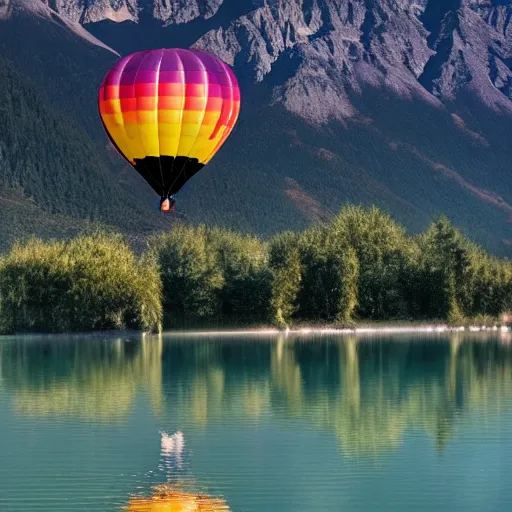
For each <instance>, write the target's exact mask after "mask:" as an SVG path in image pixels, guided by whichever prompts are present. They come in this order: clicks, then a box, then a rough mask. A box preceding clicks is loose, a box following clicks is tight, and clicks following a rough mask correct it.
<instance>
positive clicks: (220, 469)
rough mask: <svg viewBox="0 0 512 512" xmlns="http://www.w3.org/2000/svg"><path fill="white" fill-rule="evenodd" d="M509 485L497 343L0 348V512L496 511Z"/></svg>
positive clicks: (489, 339) (401, 339)
mask: <svg viewBox="0 0 512 512" xmlns="http://www.w3.org/2000/svg"><path fill="white" fill-rule="evenodd" d="M177 432H181V435H182V443H181V444H180V442H179V438H178V437H176V433H177ZM173 435H174V437H173ZM511 475H512V348H511V345H510V335H508V334H494V335H483V334H465V333H456V334H452V335H449V334H446V335H444V334H443V335H441V334H432V335H421V336H420V335H405V334H401V335H397V336H394V337H393V336H387V337H376V336H372V337H362V338H356V337H354V336H345V337H339V336H338V337H336V336H316V337H315V336H305V335H301V336H299V337H294V336H291V335H289V336H287V337H284V336H281V337H276V336H253V337H248V336H238V337H227V336H223V337H215V336H192V335H188V336H181V337H180V336H165V335H164V336H163V337H157V336H154V337H145V338H143V337H141V336H134V337H131V338H105V339H102V338H81V337H72V338H66V337H62V336H58V337H33V338H26V337H11V338H0V511H2V512H21V511H31V512H39V511H52V512H53V511H59V512H78V511H88V512H96V511H102V512H109V511H120V510H122V509H123V507H126V506H128V504H129V500H130V498H133V496H135V495H138V496H142V497H149V496H151V494H152V492H154V491H153V490H152V489H153V487H154V486H155V485H157V484H161V483H164V482H170V483H172V484H175V483H180V484H182V486H183V489H186V490H187V491H189V492H202V493H206V494H208V495H211V496H215V497H223V498H224V499H225V500H226V502H227V504H228V505H229V507H230V510H232V511H240V512H242V511H243V512H256V511H258V512H262V511H264V512H274V511H275V512H292V511H293V512H302V511H304V512H305V511H308V512H311V511H313V512H323V511H326V512H327V511H344V512H348V511H373V510H378V511H385V512H387V511H393V512H400V511H404V512H405V511H407V512H410V511H411V510H414V511H425V512H441V511H444V510H446V511H454V512H455V511H461V512H462V511H464V512H473V511H474V512H477V511H478V512H486V511H489V512H491V511H492V512H499V511H504V512H505V511H507V512H508V511H509V510H511V503H512V485H510V481H511ZM138 510H140V511H143V512H144V511H146V510H147V511H148V512H149V511H150V510H151V509H150V508H146V509H138ZM154 510H156V509H154ZM159 510H160V511H161V512H166V510H165V509H159ZM168 510H169V511H171V510H172V511H173V512H180V511H181V510H183V511H185V510H186V509H185V508H176V507H175V508H169V509H168ZM190 510H195V509H190Z"/></svg>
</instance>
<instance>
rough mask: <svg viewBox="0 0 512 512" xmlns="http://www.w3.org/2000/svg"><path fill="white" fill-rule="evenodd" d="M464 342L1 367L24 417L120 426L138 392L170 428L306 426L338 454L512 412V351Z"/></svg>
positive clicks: (39, 356) (18, 354) (282, 342)
mask: <svg viewBox="0 0 512 512" xmlns="http://www.w3.org/2000/svg"><path fill="white" fill-rule="evenodd" d="M468 336H469V335H467V334H461V333H457V334H454V335H452V336H451V337H443V338H442V337H438V338H435V337H432V338H429V339H415V340H414V341H410V342H406V341H393V340H392V338H388V339H380V340H378V341H377V340H374V341H368V340H367V341H361V342H358V341H357V340H356V338H355V337H347V338H342V339H340V340H332V341H325V338H322V339H315V340H310V341H298V340H294V339H292V338H290V339H288V338H286V339H285V338H280V339H278V340H277V342H276V343H268V342H264V343H261V342H257V341H254V340H244V341H243V342H236V341H233V340H231V341H224V339H223V340H222V341H218V340H217V341H212V340H208V341H206V340H204V339H203V340H195V341H192V340H190V339H189V340H187V341H186V342H185V341H183V342H181V341H179V342H178V341H168V342H165V343H162V340H161V339H158V338H147V339H144V340H142V341H135V342H130V343H125V342H123V341H118V342H115V343H96V342H90V343H89V342H83V341H82V342H78V343H65V344H64V343H62V344H60V343H49V344H44V343H35V342H34V343H18V344H16V343H14V344H7V345H6V346H5V347H4V348H3V354H2V357H1V358H0V361H1V363H0V364H1V368H0V370H1V372H2V374H3V380H4V386H6V388H7V389H8V391H11V392H12V394H13V400H14V407H15V408H16V410H17V411H18V412H19V413H21V414H38V415H46V414H63V415H73V416H79V417H80V416H81V417H87V418H92V419H99V420H104V421H114V420H116V419H119V418H122V417H125V416H126V415H127V414H128V412H129V411H130V409H131V407H132V405H133V401H134V398H135V395H136V393H137V390H138V389H139V388H141V389H142V388H146V389H147V390H148V391H149V392H150V396H151V401H152V405H153V407H154V409H155V410H156V411H157V412H159V413H160V412H162V411H163V412H164V413H165V414H167V413H168V414H172V417H173V422H176V423H177V424H180V425H184V426H187V425H188V426H189V427H190V426H195V427H199V428H205V427H206V426H207V425H208V423H209V422H225V423H226V424H228V423H229V424H233V423H234V422H240V423H243V422H257V421H260V420H262V419H265V420H269V421H272V422H274V423H275V422H278V423H279V425H280V426H281V427H283V428H286V425H287V424H288V423H289V422H290V421H292V420H293V421H295V420H299V421H302V422H307V423H308V424H310V425H313V426H315V427H316V428H318V429H323V430H327V431H331V432H334V433H335V435H336V437H337V439H338V440H339V443H340V447H341V449H342V451H343V452H344V453H345V454H348V455H359V454H370V455H371V454H373V455H375V454H378V453H380V452H382V451H385V450H390V449H393V448H396V447H397V446H398V445H399V444H400V443H401V440H402V439H403V436H404V434H405V433H406V432H407V431H422V432H426V433H427V434H428V435H429V436H431V437H432V438H433V439H434V440H435V443H436V445H437V446H438V447H439V448H440V449H441V448H442V447H443V446H444V445H445V443H446V442H447V441H448V440H449V439H450V438H451V437H452V436H454V435H455V430H456V428H460V429H463V428H465V427H466V426H468V425H469V423H470V422H471V423H473V424H474V422H475V420H478V421H480V420H481V419H485V422H486V427H487V428H489V426H492V425H493V422H494V424H496V422H498V421H499V418H500V413H501V412H502V411H503V409H504V408H508V407H512V350H511V348H510V346H507V345H505V344H503V343H501V342H500V341H499V339H498V338H490V337H488V338H487V339H485V340H483V339H482V338H480V339H479V341H478V340H477V339H474V340H471V339H470V338H469V337H468Z"/></svg>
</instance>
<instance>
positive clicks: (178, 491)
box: [124, 432, 231, 512]
mask: <svg viewBox="0 0 512 512" xmlns="http://www.w3.org/2000/svg"><path fill="white" fill-rule="evenodd" d="M160 435H161V455H162V457H163V458H164V461H165V462H164V469H165V471H166V473H167V478H168V480H169V481H168V483H165V484H162V485H157V486H155V487H153V493H152V495H151V496H150V497H149V498H143V497H132V498H131V499H130V500H129V503H128V506H126V507H125V508H124V510H126V511H128V512H221V511H225V512H228V511H230V510H231V509H230V508H229V506H228V504H227V503H226V500H224V499H223V498H213V497H211V496H208V495H206V494H200V493H195V492H191V491H188V492H187V491H185V490H184V486H183V482H182V481H183V480H184V479H183V477H180V476H179V475H176V476H175V477H172V476H171V475H172V474H173V468H172V466H173V464H172V461H173V460H174V461H175V462H176V466H177V469H178V470H181V465H182V453H183V448H184V437H183V434H182V432H176V433H175V434H172V435H169V434H167V433H165V432H160ZM171 480H177V481H179V483H171ZM187 487H190V485H188V486H187Z"/></svg>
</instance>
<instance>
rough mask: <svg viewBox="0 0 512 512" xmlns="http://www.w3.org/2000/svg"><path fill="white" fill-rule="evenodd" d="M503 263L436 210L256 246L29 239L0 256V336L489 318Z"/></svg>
mask: <svg viewBox="0 0 512 512" xmlns="http://www.w3.org/2000/svg"><path fill="white" fill-rule="evenodd" d="M508 310H512V263H511V262H510V261H509V260H506V259H499V258H496V257H494V256H491V255H489V254H487V253H486V252H485V251H484V250H483V249H481V248H480V247H479V246H477V245H476V244H474V243H473V242H471V241H470V240H469V239H468V238H467V237H466V236H465V235H464V234H463V233H461V232H460V231H459V230H458V229H457V228H456V227H454V226H453V225H452V224H451V223H450V221H449V220H448V219H446V218H445V217H441V218H439V219H438V220H436V221H435V222H433V223H432V224H431V225H430V226H429V227H428V229H427V230H426V231H425V232H423V233H421V234H419V235H414V236H411V235H408V234H407V233H406V230H405V229H404V228H403V227H402V226H400V225H399V224H398V223H396V222H395V221H394V220H393V219H392V218H391V217H390V216H389V215H387V214H385V213H383V212H382V211H380V210H378V209H377V208H375V207H371V208H363V207H359V206H346V207H344V208H343V209H342V210H341V211H340V213H339V214H338V215H337V216H336V217H335V218H334V219H332V220H331V221H329V222H327V223H323V224H319V225H315V226H314V227H311V228H309V229H307V230H305V231H303V232H285V233H280V234H278V235H275V236H274V237H272V238H270V239H268V240H262V239H260V238H258V237H256V236H252V235H244V234H240V233H235V232H233V231H229V230H225V229H219V228H215V227H207V226H204V225H200V226H190V225H185V224H177V225H176V226H175V227H173V229H172V230H171V231H168V232H164V233H160V234H158V235H155V236H153V237H152V238H150V239H149V240H148V247H147V250H146V251H145V253H144V254H142V255H141V256H136V255H135V254H134V252H133V251H132V250H131V248H130V246H129V245H128V243H127V242H126V241H125V240H124V239H123V238H122V237H121V236H120V235H117V234H111V233H105V232H95V233H92V234H87V235H82V236H79V237H77V238H75V239H73V240H71V241H69V242H61V241H51V242H43V241H41V240H37V239H32V240H29V241H28V242H25V243H16V244H15V245H14V246H13V247H12V248H11V250H10V252H9V253H8V254H7V255H6V256H4V257H3V258H2V259H0V330H1V331H2V332H19V331H52V332H55V331H87V330H102V329H123V328H134V329H144V330H150V329H159V328H160V327H161V326H163V327H164V328H174V327H192V326H203V327H207V326H217V327H220V326H236V325H248V324H259V325H262V324H266V325H268V324H273V325H276V326H279V327H289V326H292V325H293V324H297V323H312V324H319V323H323V324H335V325H338V326H350V325H353V324H354V323H355V322H357V321H361V320H372V321H393V320H415V321H421V320H430V321H431V320H439V321H446V322H449V323H452V324H460V323H464V322H466V321H469V320H472V321H490V320H496V319H498V318H499V317H500V316H501V315H502V314H503V313H504V312H506V311H508Z"/></svg>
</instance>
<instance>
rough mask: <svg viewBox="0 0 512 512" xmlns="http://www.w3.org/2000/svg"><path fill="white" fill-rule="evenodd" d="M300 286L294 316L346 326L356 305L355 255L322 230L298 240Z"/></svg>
mask: <svg viewBox="0 0 512 512" xmlns="http://www.w3.org/2000/svg"><path fill="white" fill-rule="evenodd" d="M300 252H301V266H302V282H301V289H300V293H299V298H298V303H299V309H298V316H299V317H300V318H301V319H304V320H323V321H328V322H342V323H347V322H349V321H350V319H351V318H352V314H353V311H354V309H355V307H356V305H357V280H358V271H359V267H358V262H357V258H356V254H355V251H354V250H353V249H352V248H351V247H350V246H349V245H347V244H345V245H344V244H342V243H340V240H339V239H335V238H333V237H332V233H330V232H329V230H328V229H326V228H325V227H316V228H313V229H310V230H308V231H306V232H305V233H304V234H303V236H302V237H301V239H300Z"/></svg>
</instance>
